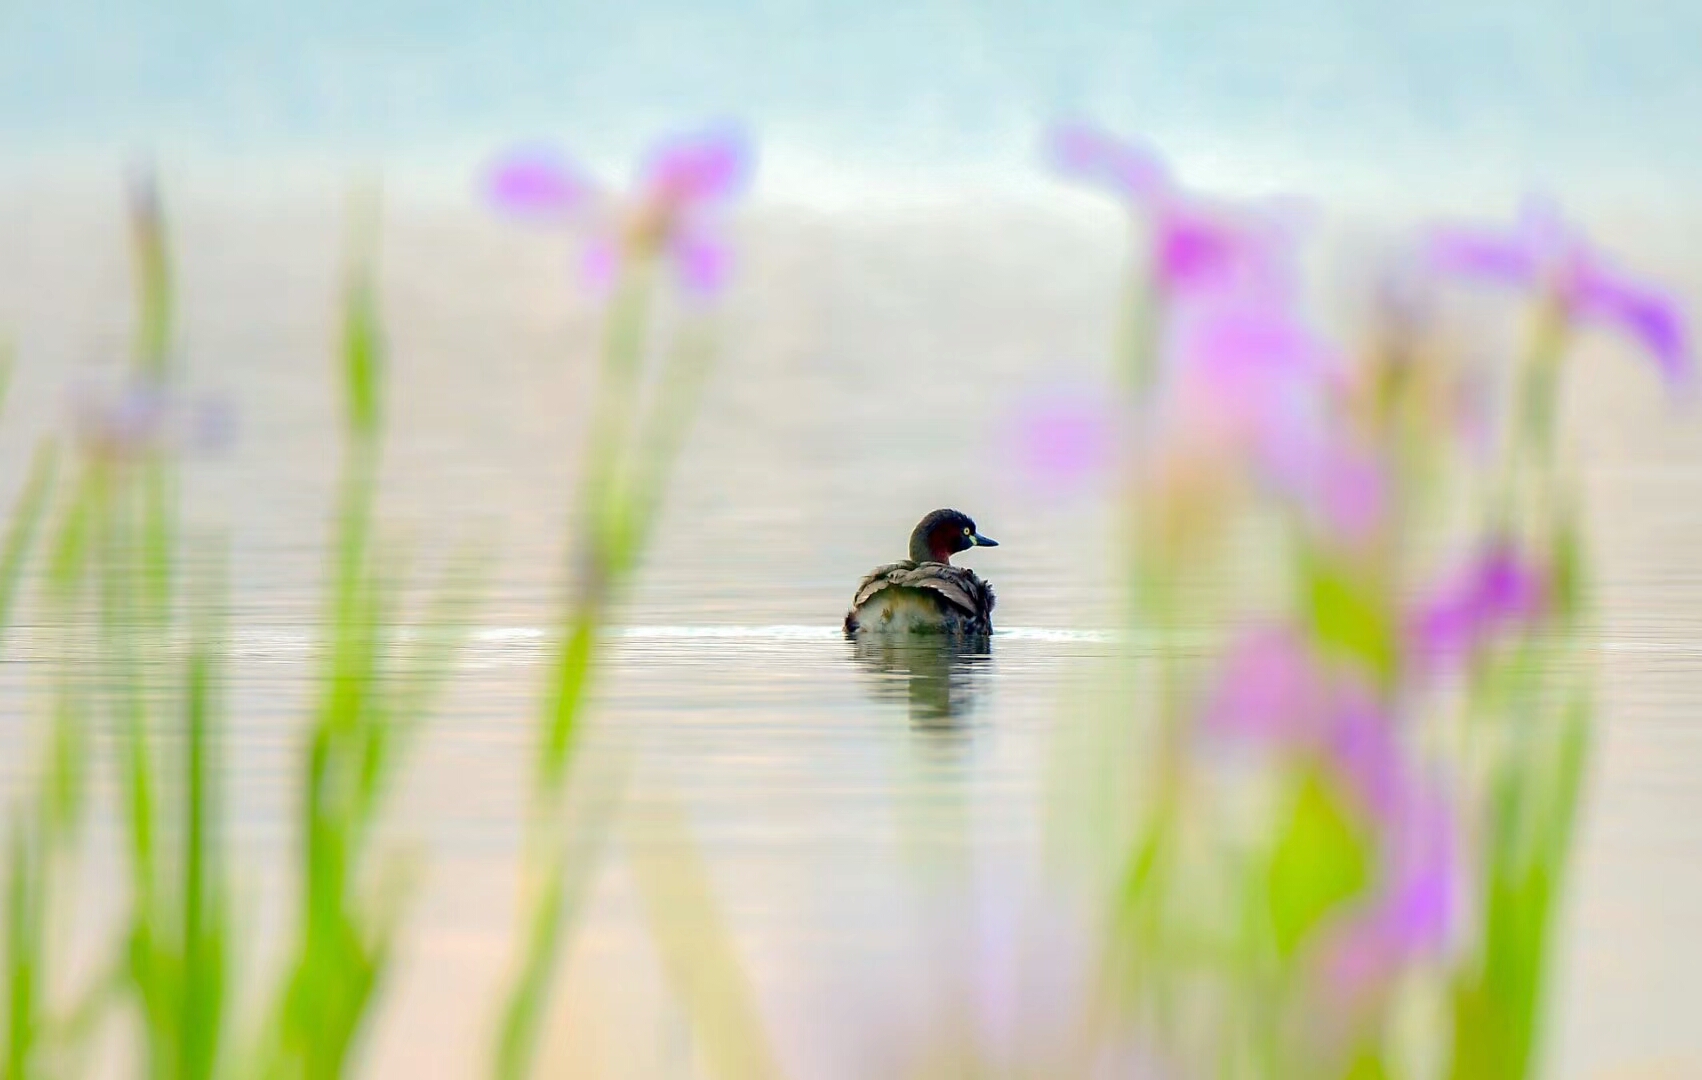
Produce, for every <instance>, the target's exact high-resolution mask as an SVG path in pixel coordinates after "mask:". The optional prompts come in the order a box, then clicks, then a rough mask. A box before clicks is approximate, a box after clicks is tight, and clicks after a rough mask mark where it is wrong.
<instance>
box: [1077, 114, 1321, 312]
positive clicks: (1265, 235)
mask: <svg viewBox="0 0 1702 1080" xmlns="http://www.w3.org/2000/svg"><path fill="white" fill-rule="evenodd" d="M1047 157H1048V158H1049V160H1050V162H1051V164H1052V165H1053V167H1054V168H1056V169H1057V170H1058V171H1059V172H1060V173H1062V174H1064V175H1065V176H1068V177H1071V178H1072V179H1075V180H1079V181H1081V182H1083V183H1086V184H1089V185H1091V186H1094V187H1098V188H1101V189H1103V190H1105V191H1107V192H1108V193H1109V194H1111V195H1112V196H1113V197H1114V198H1116V199H1118V200H1119V201H1121V202H1122V203H1124V204H1125V205H1126V206H1127V207H1128V208H1129V210H1130V211H1131V212H1133V213H1135V214H1137V215H1138V216H1141V217H1144V218H1145V219H1146V220H1147V222H1148V224H1149V227H1150V229H1151V240H1150V243H1151V249H1152V250H1151V258H1152V268H1153V273H1154V276H1155V278H1156V280H1157V283H1158V285H1159V287H1160V288H1161V289H1162V290H1163V291H1164V292H1165V294H1166V295H1167V296H1170V297H1172V298H1177V299H1181V298H1186V297H1194V296H1200V295H1203V294H1208V293H1214V292H1218V291H1222V290H1225V289H1231V288H1236V289H1239V288H1247V287H1252V288H1256V289H1261V290H1263V289H1271V288H1276V289H1281V290H1283V291H1286V289H1287V279H1288V277H1289V264H1290V262H1291V257H1292V252H1291V250H1290V248H1291V246H1292V243H1291V241H1292V237H1291V235H1290V233H1291V229H1290V228H1289V225H1290V221H1289V219H1290V218H1291V217H1292V215H1291V214H1289V213H1287V212H1286V211H1285V212H1283V213H1276V212H1273V211H1274V210H1275V206H1274V205H1273V206H1272V207H1267V208H1265V211H1266V212H1253V211H1250V210H1249V209H1248V208H1240V209H1237V210H1232V209H1230V208H1228V207H1225V206H1220V205H1216V204H1213V203H1210V202H1208V201H1206V200H1204V199H1201V198H1198V197H1196V196H1193V195H1190V194H1189V193H1187V192H1186V191H1184V190H1183V189H1182V188H1181V187H1180V186H1179V185H1177V184H1176V182H1175V181H1174V180H1173V179H1172V178H1171V175H1170V171H1169V170H1168V169H1167V168H1166V167H1165V165H1164V163H1163V162H1162V161H1161V160H1160V159H1159V157H1158V156H1157V155H1156V154H1155V153H1153V152H1152V151H1151V150H1149V149H1147V148H1146V147H1144V146H1142V145H1140V144H1138V143H1132V142H1124V141H1122V140H1119V139H1117V138H1115V137H1114V136H1112V135H1109V134H1107V133H1106V132H1103V131H1101V130H1099V129H1097V128H1093V127H1090V126H1088V125H1084V124H1063V125H1059V126H1058V127H1055V128H1054V129H1053V130H1052V131H1051V132H1050V135H1049V138H1048V145H1047Z"/></svg>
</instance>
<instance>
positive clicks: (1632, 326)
mask: <svg viewBox="0 0 1702 1080" xmlns="http://www.w3.org/2000/svg"><path fill="white" fill-rule="evenodd" d="M1573 299H1574V303H1575V305H1576V307H1577V310H1578V313H1579V314H1580V315H1581V316H1583V317H1585V318H1589V319H1592V320H1595V321H1598V322H1605V323H1610V324H1613V325H1616V326H1618V327H1619V328H1620V329H1621V330H1623V331H1624V332H1626V333H1627V334H1630V335H1631V336H1632V337H1633V338H1635V339H1636V340H1637V342H1638V343H1639V344H1640V345H1642V346H1643V348H1644V349H1646V350H1647V351H1648V353H1649V355H1650V356H1652V357H1653V358H1654V360H1655V363H1656V364H1657V365H1659V367H1660V369H1661V373H1662V374H1663V375H1665V376H1666V378H1667V380H1668V381H1669V382H1672V383H1680V382H1683V381H1685V380H1686V379H1688V378H1689V376H1690V374H1691V370H1692V363H1693V362H1692V357H1691V353H1690V340H1689V335H1688V334H1687V333H1686V331H1685V326H1684V317H1683V315H1681V314H1680V313H1679V309H1678V305H1677V304H1675V303H1674V302H1673V300H1672V298H1671V297H1669V296H1667V295H1666V294H1664V293H1662V292H1660V291H1658V290H1656V289H1653V288H1651V287H1649V286H1646V285H1643V284H1641V283H1638V282H1634V281H1629V280H1627V279H1625V278H1623V277H1621V276H1619V275H1618V274H1615V273H1612V272H1611V271H1608V270H1607V269H1606V268H1604V267H1601V266H1594V267H1591V268H1590V269H1589V271H1588V272H1586V273H1584V274H1581V275H1580V277H1579V280H1578V281H1577V283H1576V285H1575V288H1574V297H1573Z"/></svg>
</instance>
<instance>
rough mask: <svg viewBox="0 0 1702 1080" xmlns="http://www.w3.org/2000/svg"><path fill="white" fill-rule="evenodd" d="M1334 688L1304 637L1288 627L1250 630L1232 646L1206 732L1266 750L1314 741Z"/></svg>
mask: <svg viewBox="0 0 1702 1080" xmlns="http://www.w3.org/2000/svg"><path fill="white" fill-rule="evenodd" d="M1328 702H1329V686H1328V683H1327V681H1326V679H1325V677H1324V673H1323V671H1322V669H1321V668H1320V667H1319V665H1318V663H1317V661H1316V659H1315V658H1314V657H1313V655H1312V652H1311V649H1309V648H1308V647H1307V644H1306V642H1305V640H1304V639H1303V638H1302V637H1301V636H1300V635H1299V634H1297V633H1295V632H1294V631H1292V630H1291V629H1289V628H1287V627H1267V628H1263V629H1259V630H1254V631H1250V632H1249V633H1247V634H1246V635H1244V636H1243V637H1242V638H1241V640H1240V641H1239V642H1238V643H1237V644H1236V645H1235V646H1234V647H1233V648H1232V649H1231V650H1230V652H1229V656H1228V659H1227V660H1226V661H1225V663H1224V665H1223V669H1222V671H1221V672H1220V673H1219V675H1218V677H1217V680H1216V683H1215V687H1214V690H1213V692H1212V693H1211V695H1210V696H1209V697H1208V698H1207V701H1206V707H1205V711H1204V713H1203V715H1202V722H1203V724H1204V726H1205V729H1206V731H1207V732H1209V733H1211V734H1214V735H1218V736H1228V737H1233V738H1238V739H1245V740H1249V741H1251V742H1252V743H1254V744H1255V745H1258V746H1260V747H1264V748H1266V749H1277V748H1283V747H1295V746H1301V745H1310V744H1311V743H1313V742H1314V741H1315V740H1316V738H1317V736H1318V732H1319V730H1320V727H1321V722H1322V718H1323V716H1324V713H1325V711H1326V710H1327V707H1328Z"/></svg>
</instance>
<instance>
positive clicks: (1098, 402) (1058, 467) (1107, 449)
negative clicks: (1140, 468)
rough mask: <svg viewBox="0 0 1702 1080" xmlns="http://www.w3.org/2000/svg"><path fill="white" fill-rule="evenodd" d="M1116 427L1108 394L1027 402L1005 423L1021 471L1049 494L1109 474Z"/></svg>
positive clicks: (1053, 395)
mask: <svg viewBox="0 0 1702 1080" xmlns="http://www.w3.org/2000/svg"><path fill="white" fill-rule="evenodd" d="M1117 429H1118V424H1117V417H1116V415H1115V413H1114V412H1113V410H1112V409H1111V408H1110V406H1109V405H1108V403H1107V396H1105V395H1099V396H1093V395H1090V394H1088V393H1086V392H1080V393H1071V392H1066V391H1052V392H1048V393H1043V394H1041V395H1039V396H1037V397H1033V398H1030V399H1028V400H1025V401H1024V402H1023V403H1022V404H1021V405H1019V406H1018V407H1017V408H1016V409H1015V410H1014V411H1013V413H1012V416H1011V419H1010V421H1009V423H1008V425H1007V430H1008V431H1009V433H1010V434H1009V438H1010V439H1011V441H1012V444H1013V446H1014V449H1015V453H1016V457H1017V464H1018V465H1019V467H1020V468H1021V469H1022V471H1023V472H1024V473H1025V474H1026V475H1027V476H1028V478H1029V479H1030V480H1031V481H1032V482H1033V483H1034V484H1035V485H1036V486H1039V487H1042V488H1044V489H1045V490H1053V491H1055V490H1060V489H1064V490H1067V489H1073V488H1079V487H1080V486H1082V485H1083V484H1085V483H1087V482H1089V481H1091V480H1092V479H1093V478H1094V477H1096V476H1102V475H1105V474H1106V473H1108V472H1109V471H1110V470H1111V468H1112V465H1113V462H1114V460H1115V457H1116V453H1117V441H1118V431H1117Z"/></svg>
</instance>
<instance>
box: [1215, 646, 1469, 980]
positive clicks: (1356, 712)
mask: <svg viewBox="0 0 1702 1080" xmlns="http://www.w3.org/2000/svg"><path fill="white" fill-rule="evenodd" d="M1202 720H1203V724H1204V726H1205V729H1206V730H1207V731H1208V732H1209V733H1211V734H1214V735H1217V736H1219V737H1229V738H1238V739H1243V740H1247V741H1249V742H1251V743H1252V744H1254V745H1256V746H1259V747H1261V748H1263V749H1265V750H1267V751H1271V752H1274V753H1278V754H1281V755H1283V756H1285V757H1288V758H1291V759H1293V760H1297V761H1306V762H1312V763H1318V764H1322V765H1323V766H1324V767H1325V768H1326V769H1327V770H1328V771H1329V773H1330V774H1331V775H1332V776H1333V777H1335V779H1336V782H1337V783H1338V784H1339V785H1340V789H1341V790H1342V792H1343V793H1344V794H1345V795H1346V796H1347V797H1348V800H1349V805H1350V806H1352V807H1353V808H1354V809H1355V810H1356V811H1357V814H1358V815H1359V816H1360V817H1361V819H1362V821H1363V822H1364V824H1365V826H1366V828H1367V829H1368V831H1369V833H1370V835H1371V836H1372V837H1373V838H1374V841H1375V843H1376V847H1377V853H1378V854H1377V865H1378V873H1377V881H1376V884H1375V885H1374V887H1373V888H1372V890H1371V891H1369V892H1368V893H1367V895H1366V896H1365V897H1364V898H1363V899H1362V900H1361V901H1360V902H1359V903H1357V904H1355V905H1354V906H1352V907H1350V908H1347V909H1344V910H1343V911H1342V912H1341V913H1340V914H1339V915H1337V916H1335V917H1333V918H1332V919H1331V921H1330V922H1328V923H1327V924H1325V925H1324V926H1322V927H1321V928H1320V929H1319V931H1318V934H1317V937H1316V939H1315V941H1314V942H1313V944H1312V946H1311V955H1312V961H1311V962H1312V963H1313V964H1314V965H1315V966H1316V969H1317V971H1318V975H1319V978H1320V983H1321V989H1322V990H1323V991H1324V992H1325V993H1327V994H1329V995H1331V996H1332V997H1334V998H1336V1000H1338V1001H1340V1002H1344V1003H1345V1002H1351V1001H1353V1000H1356V999H1357V998H1359V997H1361V996H1362V995H1365V994H1366V993H1367V992H1369V991H1371V990H1374V989H1375V988H1376V987H1378V986H1381V985H1386V984H1387V982H1388V980H1389V979H1390V978H1392V977H1393V976H1394V975H1396V974H1398V972H1399V971H1400V969H1401V968H1402V967H1403V966H1405V965H1407V964H1409V963H1411V962H1413V961H1414V960H1415V959H1417V958H1420V957H1422V956H1426V955H1431V954H1434V953H1435V952H1437V951H1439V950H1441V949H1442V948H1444V947H1446V945H1447V943H1448V940H1449V938H1450V935H1451V934H1452V932H1453V927H1454V923H1455V919H1456V914H1457V912H1456V904H1455V894H1456V882H1457V878H1458V873H1459V860H1458V852H1457V846H1458V844H1457V838H1456V836H1455V824H1454V820H1453V815H1452V811H1451V809H1450V806H1449V803H1448V801H1447V800H1446V799H1445V798H1443V797H1442V794H1441V793H1440V792H1439V791H1438V790H1437V789H1436V788H1435V787H1434V786H1433V785H1429V784H1426V783H1424V782H1423V780H1422V778H1421V777H1420V775H1419V773H1418V771H1417V770H1416V769H1415V767H1414V765H1413V762H1412V761H1411V760H1410V758H1409V757H1408V755H1407V753H1406V751H1405V750H1403V748H1402V746H1401V744H1400V741H1399V738H1398V731H1397V728H1396V724H1395V718H1394V717H1393V716H1391V715H1390V713H1389V711H1388V709H1387V707H1386V706H1384V705H1383V704H1381V703H1380V702H1379V701H1378V700H1377V698H1376V697H1375V696H1374V695H1373V694H1372V693H1371V691H1370V690H1369V688H1367V687H1366V686H1364V685H1363V684H1362V683H1360V682H1359V681H1357V680H1356V679H1355V678H1354V677H1352V676H1351V675H1349V674H1348V673H1346V672H1342V671H1336V670H1332V669H1330V668H1329V667H1327V666H1326V665H1325V664H1324V663H1323V662H1322V660H1321V659H1320V658H1319V657H1318V655H1317V654H1316V653H1315V652H1314V651H1313V649H1312V648H1311V647H1310V645H1309V643H1308V642H1307V641H1306V639H1305V638H1304V637H1303V636H1302V635H1301V634H1300V633H1298V632H1297V631H1295V630H1292V629H1290V628H1287V627H1276V628H1266V629H1261V630H1257V631H1254V632H1251V633H1249V634H1247V635H1246V636H1245V637H1244V638H1243V639H1242V640H1241V642H1240V643H1239V644H1238V645H1237V646H1235V647H1234V648H1233V649H1232V650H1231V652H1230V655H1229V659H1228V661H1227V663H1226V664H1225V666H1224V668H1223V670H1222V672H1221V674H1220V676H1219V678H1218V680H1217V682H1216V684H1215V691H1214V693H1213V694H1212V696H1210V697H1209V698H1208V700H1207V705H1206V710H1205V712H1204V715H1203V717H1202Z"/></svg>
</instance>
